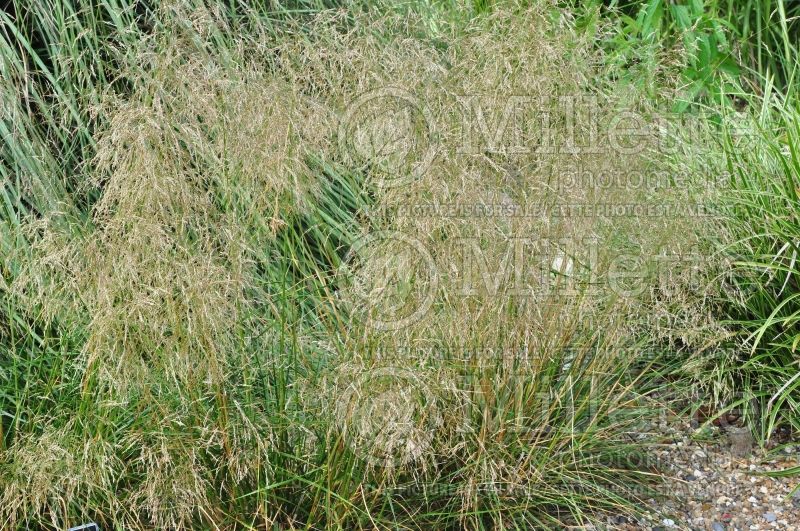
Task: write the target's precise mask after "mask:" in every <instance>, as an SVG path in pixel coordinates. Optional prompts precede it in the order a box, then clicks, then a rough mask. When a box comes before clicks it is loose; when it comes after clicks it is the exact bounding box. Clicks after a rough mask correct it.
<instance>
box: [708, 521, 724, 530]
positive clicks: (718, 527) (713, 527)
mask: <svg viewBox="0 0 800 531" xmlns="http://www.w3.org/2000/svg"><path fill="white" fill-rule="evenodd" d="M711 531H725V526H724V525H722V524H721V523H719V522H714V523H713V524H711Z"/></svg>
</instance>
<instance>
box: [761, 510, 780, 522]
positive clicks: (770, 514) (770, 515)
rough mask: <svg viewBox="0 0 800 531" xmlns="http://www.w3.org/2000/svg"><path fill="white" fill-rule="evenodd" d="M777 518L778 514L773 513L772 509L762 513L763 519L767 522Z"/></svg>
mask: <svg viewBox="0 0 800 531" xmlns="http://www.w3.org/2000/svg"><path fill="white" fill-rule="evenodd" d="M777 519H778V516H777V515H776V514H775V513H773V512H772V511H770V512H768V513H764V520H766V521H767V522H769V523H772V522H774V521H775V520H777Z"/></svg>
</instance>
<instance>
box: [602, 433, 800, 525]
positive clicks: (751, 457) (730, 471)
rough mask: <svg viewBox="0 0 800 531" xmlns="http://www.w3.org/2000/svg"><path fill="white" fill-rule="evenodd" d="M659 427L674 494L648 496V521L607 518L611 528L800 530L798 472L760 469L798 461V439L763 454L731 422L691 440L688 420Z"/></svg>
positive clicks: (664, 463) (663, 466)
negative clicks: (668, 497) (775, 475)
mask: <svg viewBox="0 0 800 531" xmlns="http://www.w3.org/2000/svg"><path fill="white" fill-rule="evenodd" d="M662 429H665V431H662V433H663V432H666V433H667V434H668V435H667V437H666V440H665V443H664V446H663V447H662V449H661V450H659V451H658V452H657V455H656V458H657V459H658V461H659V465H660V468H661V469H662V470H663V471H664V473H666V474H668V475H669V476H671V477H672V478H673V479H672V480H671V481H670V483H669V484H668V489H669V492H670V494H672V496H671V497H672V500H671V501H666V502H665V501H663V500H662V501H660V502H659V501H656V500H651V505H652V507H653V514H652V516H651V517H650V519H649V521H647V522H637V523H627V521H626V520H625V519H624V518H617V519H612V520H616V521H609V527H608V528H609V529H620V530H658V531H667V530H669V529H691V530H713V531H723V530H731V531H732V530H749V529H789V530H800V492H798V493H797V494H795V495H792V494H791V492H792V490H793V488H794V487H795V486H796V485H797V484H798V483H799V482H800V477H797V476H795V477H794V478H791V477H784V478H772V477H766V476H763V475H761V474H760V473H761V472H767V471H777V470H783V469H786V468H789V467H794V466H798V464H800V443H798V444H797V445H796V446H786V447H783V448H778V449H777V451H774V452H772V453H771V454H767V452H765V451H763V450H761V449H759V448H758V447H755V448H752V450H751V451H750V445H749V444H746V443H742V440H741V437H740V436H739V435H737V434H736V429H735V428H728V429H724V428H718V427H715V428H713V429H712V430H711V431H710V433H709V437H708V438H707V440H706V441H704V442H701V441H696V440H692V438H691V434H692V433H693V431H694V430H692V429H691V427H690V426H688V425H687V426H682V427H678V428H669V427H666V426H662ZM731 433H733V435H731ZM731 441H733V446H732V445H731ZM776 444H777V443H772V444H771V445H770V448H773V449H774V448H775V445H776Z"/></svg>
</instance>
